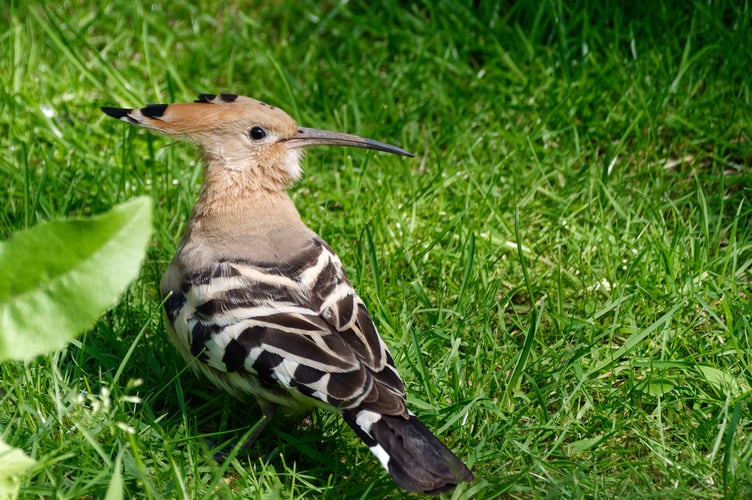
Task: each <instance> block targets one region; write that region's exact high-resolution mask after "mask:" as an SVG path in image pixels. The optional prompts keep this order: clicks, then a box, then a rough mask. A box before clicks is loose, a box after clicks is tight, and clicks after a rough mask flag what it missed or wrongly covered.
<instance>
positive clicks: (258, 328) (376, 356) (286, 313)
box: [165, 240, 407, 415]
mask: <svg viewBox="0 0 752 500" xmlns="http://www.w3.org/2000/svg"><path fill="white" fill-rule="evenodd" d="M312 245H313V247H314V248H313V250H316V251H317V255H311V250H312V249H311V248H310V247H309V248H308V249H307V253H308V254H309V258H308V260H307V261H305V262H306V263H305V265H300V266H294V268H292V267H288V268H280V267H279V266H275V267H271V266H269V265H266V264H264V263H254V262H248V261H239V260H233V261H221V262H217V263H215V264H213V265H212V266H210V267H209V268H207V269H204V270H201V271H199V272H194V273H191V274H190V275H189V276H187V277H186V278H185V280H184V282H183V284H182V286H181V288H180V290H172V291H171V292H172V295H171V297H169V298H168V300H167V301H166V303H165V310H166V312H167V315H168V319H169V320H170V321H171V323H172V324H173V326H174V327H175V329H176V331H177V332H180V333H181V334H182V335H181V336H182V338H184V339H185V341H186V342H187V343H189V344H190V351H191V352H192V353H193V354H194V355H195V356H198V358H199V360H200V361H202V362H204V363H206V364H208V365H209V366H211V367H213V368H214V369H216V370H218V371H221V372H242V371H246V372H248V373H251V374H255V375H257V376H258V377H260V378H261V379H262V381H265V382H266V383H269V384H275V383H276V384H279V385H280V386H282V387H284V388H286V389H288V390H291V391H298V392H300V393H301V394H304V395H306V396H310V397H312V398H315V399H317V400H319V401H322V402H324V403H327V404H329V405H332V406H334V407H336V408H340V409H346V408H355V407H362V408H363V409H368V410H371V411H375V412H378V413H384V414H389V415H406V414H407V410H406V408H405V402H404V386H403V384H402V381H401V380H400V378H399V375H398V374H397V372H396V370H395V368H394V364H393V362H392V358H391V356H390V354H389V351H388V350H387V349H386V347H385V345H384V343H383V341H382V340H381V338H380V337H379V335H378V332H377V331H376V328H375V326H374V324H373V321H372V320H371V318H370V316H369V314H368V311H367V310H366V307H365V305H364V304H363V302H362V301H361V300H360V298H359V297H358V296H357V295H355V292H354V290H353V289H352V286H351V285H350V283H349V282H348V281H347V278H346V276H345V274H344V271H343V269H342V266H341V264H340V262H339V259H338V258H337V257H336V255H335V254H334V253H333V252H332V251H331V249H330V248H329V247H328V246H327V245H326V244H325V243H324V242H323V241H321V240H314V241H312ZM311 257H316V258H311Z"/></svg>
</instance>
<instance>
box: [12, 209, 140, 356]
mask: <svg viewBox="0 0 752 500" xmlns="http://www.w3.org/2000/svg"><path fill="white" fill-rule="evenodd" d="M150 235H151V200H150V199H149V198H146V197H141V198H136V199H134V200H132V201H129V202H127V203H123V204H121V205H118V206H116V207H115V208H113V209H111V210H110V211H109V212H107V213H104V214H101V215H98V216H95V217H91V218H88V219H75V220H67V221H58V222H47V223H42V224H39V225H38V226H35V227H33V228H31V229H29V230H26V231H22V232H19V233H17V234H15V235H14V236H13V237H12V238H10V239H9V240H7V241H4V242H1V243H0V276H2V279H0V361H2V360H4V359H19V360H28V359H31V358H33V357H35V356H37V355H39V354H43V353H47V352H51V351H54V350H57V349H60V348H62V347H63V346H64V345H65V344H66V343H67V342H68V341H69V340H71V339H72V338H73V337H75V336H76V335H78V334H80V333H81V332H83V331H85V330H86V329H88V328H91V327H92V325H93V324H94V322H95V321H96V320H97V318H98V317H99V316H100V315H101V314H102V313H103V312H105V311H106V310H107V309H108V308H110V307H112V306H113V305H114V304H115V303H116V302H117V300H118V298H119V297H120V295H121V294H122V293H123V292H124V291H125V289H126V287H127V286H128V284H129V283H130V282H131V281H133V279H134V278H136V276H137V274H138V271H139V268H140V266H141V262H142V261H143V259H144V253H145V248H146V244H147V242H148V240H149V236H150Z"/></svg>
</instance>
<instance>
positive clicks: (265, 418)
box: [214, 408, 274, 462]
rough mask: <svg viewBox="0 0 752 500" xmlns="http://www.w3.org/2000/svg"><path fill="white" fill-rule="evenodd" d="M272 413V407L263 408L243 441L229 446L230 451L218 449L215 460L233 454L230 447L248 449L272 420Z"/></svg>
mask: <svg viewBox="0 0 752 500" xmlns="http://www.w3.org/2000/svg"><path fill="white" fill-rule="evenodd" d="M273 415H274V409H273V408H264V412H263V415H262V416H261V419H260V420H259V421H258V422H256V425H254V426H253V429H252V430H251V432H250V434H248V437H247V438H246V439H245V440H244V441H243V443H242V444H241V445H240V446H238V443H237V442H236V443H235V444H234V445H233V446H232V448H230V451H229V452H228V451H225V450H220V451H217V452H216V453H214V460H215V461H217V462H224V461H225V460H227V457H229V456H230V455H231V454H233V452H232V449H233V448H236V447H237V449H238V451H243V452H246V451H248V450H249V449H250V448H251V446H253V444H254V443H255V442H256V440H257V439H258V437H259V436H260V435H261V433H262V432H263V431H264V429H266V426H267V425H269V422H271V420H272V416H273Z"/></svg>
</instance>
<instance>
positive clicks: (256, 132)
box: [248, 126, 266, 141]
mask: <svg viewBox="0 0 752 500" xmlns="http://www.w3.org/2000/svg"><path fill="white" fill-rule="evenodd" d="M248 136H249V137H250V138H251V139H253V140H254V141H260V140H261V139H263V138H264V137H266V130H264V129H263V128H261V127H259V126H256V127H251V130H249V131H248Z"/></svg>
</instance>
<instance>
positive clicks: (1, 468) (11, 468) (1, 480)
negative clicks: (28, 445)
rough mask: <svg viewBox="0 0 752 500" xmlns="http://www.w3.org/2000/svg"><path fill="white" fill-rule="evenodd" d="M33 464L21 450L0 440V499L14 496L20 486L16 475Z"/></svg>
mask: <svg viewBox="0 0 752 500" xmlns="http://www.w3.org/2000/svg"><path fill="white" fill-rule="evenodd" d="M34 464H36V462H35V461H34V460H33V459H31V458H29V457H28V456H26V454H25V453H24V452H23V451H21V450H19V449H18V448H13V447H12V446H10V445H8V444H6V443H4V442H3V441H2V440H0V499H6V498H16V496H17V495H18V490H19V488H20V486H21V485H20V482H19V480H18V476H20V475H21V474H23V473H24V472H26V470H27V469H29V468H30V467H33V466H34Z"/></svg>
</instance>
